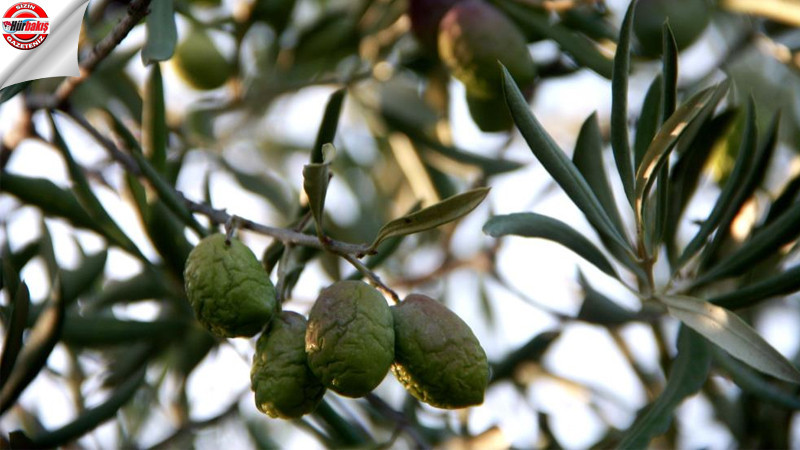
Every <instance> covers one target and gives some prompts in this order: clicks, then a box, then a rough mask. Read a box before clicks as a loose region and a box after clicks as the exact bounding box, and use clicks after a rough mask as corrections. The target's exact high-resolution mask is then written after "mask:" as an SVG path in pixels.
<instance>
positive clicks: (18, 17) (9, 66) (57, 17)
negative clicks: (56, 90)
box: [0, 0, 89, 88]
mask: <svg viewBox="0 0 800 450" xmlns="http://www.w3.org/2000/svg"><path fill="white" fill-rule="evenodd" d="M88 4H89V0H36V1H27V2H26V1H18V0H0V14H2V17H1V18H0V21H1V22H2V23H0V25H2V26H0V31H2V38H3V42H0V88H4V87H6V86H9V85H12V84H16V83H20V82H22V81H28V80H35V79H37V78H48V77H65V76H66V77H74V76H78V75H79V74H80V70H79V68H78V39H79V37H80V32H81V23H82V22H83V15H84V13H85V12H86V6H87V5H88Z"/></svg>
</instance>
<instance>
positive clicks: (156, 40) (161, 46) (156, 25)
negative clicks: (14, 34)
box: [142, 0, 178, 65]
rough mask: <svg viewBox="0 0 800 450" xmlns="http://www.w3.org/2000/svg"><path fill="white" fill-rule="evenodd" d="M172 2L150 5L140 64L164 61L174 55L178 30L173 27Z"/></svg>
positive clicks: (164, 1)
mask: <svg viewBox="0 0 800 450" xmlns="http://www.w3.org/2000/svg"><path fill="white" fill-rule="evenodd" d="M172 1H173V0H158V1H155V2H153V3H152V4H151V5H150V14H148V15H147V22H146V25H145V30H147V34H146V36H145V42H144V47H143V48H142V62H143V63H144V65H148V64H151V63H153V62H157V61H166V60H168V59H170V58H171V57H172V54H173V53H175V44H176V42H177V41H178V29H177V28H176V26H175V9H174V7H173V3H172Z"/></svg>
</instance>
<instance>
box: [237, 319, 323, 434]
mask: <svg viewBox="0 0 800 450" xmlns="http://www.w3.org/2000/svg"><path fill="white" fill-rule="evenodd" d="M305 336H306V319H305V318H304V317H303V316H301V315H300V314H297V313H295V312H291V311H284V312H282V313H281V314H280V315H279V316H278V317H276V318H275V320H273V321H272V323H271V324H270V326H269V330H268V331H267V332H266V333H264V334H262V335H261V337H259V338H258V342H257V343H256V353H255V355H254V356H253V367H252V369H251V371H250V385H251V387H252V389H253V391H254V392H255V401H256V407H257V408H258V409H259V411H261V412H263V413H264V414H266V415H268V416H270V417H273V418H280V419H297V418H299V417H302V416H303V415H305V414H308V413H310V412H312V411H314V409H316V407H317V405H319V402H320V401H322V397H323V396H324V395H325V386H323V385H322V383H320V381H319V380H318V379H317V378H316V377H315V376H314V374H313V373H312V372H311V369H310V368H309V367H308V360H307V359H306V346H305Z"/></svg>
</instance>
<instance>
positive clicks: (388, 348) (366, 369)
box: [306, 280, 394, 397]
mask: <svg viewBox="0 0 800 450" xmlns="http://www.w3.org/2000/svg"><path fill="white" fill-rule="evenodd" d="M306 353H307V354H308V365H309V367H311V371H312V372H314V375H316V376H317V378H319V379H320V380H321V381H322V383H323V384H324V385H325V386H326V387H328V388H329V389H332V390H333V391H335V392H338V393H339V394H341V395H345V396H348V397H361V396H363V395H366V394H367V393H368V392H370V391H372V390H373V389H375V387H377V386H378V384H380V382H381V381H382V380H383V378H384V377H385V376H386V373H387V372H388V371H389V367H390V366H391V364H392V361H393V359H394V328H393V324H392V313H391V311H390V310H389V305H388V304H387V303H386V299H385V298H384V297H383V295H382V294H381V293H380V292H378V291H377V290H376V289H375V288H373V287H372V286H370V285H368V284H366V283H364V282H362V281H352V280H348V281H339V282H336V283H334V284H332V285H331V286H329V287H328V288H326V289H324V290H323V291H322V292H321V293H320V295H319V297H318V298H317V301H316V302H315V303H314V306H313V307H312V308H311V312H310V313H309V316H308V330H307V331H306Z"/></svg>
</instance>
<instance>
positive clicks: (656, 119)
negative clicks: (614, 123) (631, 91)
mask: <svg viewBox="0 0 800 450" xmlns="http://www.w3.org/2000/svg"><path fill="white" fill-rule="evenodd" d="M663 84H664V78H663V77H662V76H661V75H658V76H656V77H655V78H654V79H653V82H652V83H650V87H649V88H647V93H646V94H645V96H644V101H643V102H642V112H641V114H640V115H639V121H638V122H636V136H635V138H634V141H633V153H634V154H633V156H634V168H635V169H636V170H639V166H641V164H642V159H643V158H644V154H645V153H646V152H647V147H649V146H650V143H651V142H653V137H654V136H655V135H656V132H657V131H658V128H659V124H660V123H661V118H662V116H661V110H662V106H661V105H662V97H663V95H662V92H661V91H662V90H663Z"/></svg>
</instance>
